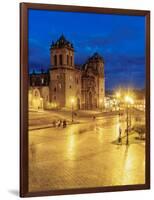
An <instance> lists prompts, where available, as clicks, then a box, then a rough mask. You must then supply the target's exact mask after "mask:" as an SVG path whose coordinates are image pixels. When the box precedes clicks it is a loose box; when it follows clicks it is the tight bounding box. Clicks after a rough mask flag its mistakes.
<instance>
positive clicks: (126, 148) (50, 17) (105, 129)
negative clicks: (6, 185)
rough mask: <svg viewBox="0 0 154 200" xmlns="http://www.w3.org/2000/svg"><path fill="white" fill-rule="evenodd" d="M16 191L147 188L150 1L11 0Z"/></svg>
mask: <svg viewBox="0 0 154 200" xmlns="http://www.w3.org/2000/svg"><path fill="white" fill-rule="evenodd" d="M20 77H21V78H20V86H21V87H20V103H21V104H20V108H21V109H20V113H21V114H20V122H21V124H20V196H21V197H32V196H44V195H60V194H77V193H92V192H108V191H124V190H138V189H149V188H150V11H144V10H126V9H112V8H98V7H97V8H96V7H80V6H64V5H47V4H33V3H21V4H20Z"/></svg>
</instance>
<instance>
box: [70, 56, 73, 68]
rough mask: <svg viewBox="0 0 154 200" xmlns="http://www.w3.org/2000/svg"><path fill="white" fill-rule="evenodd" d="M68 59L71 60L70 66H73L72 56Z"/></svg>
mask: <svg viewBox="0 0 154 200" xmlns="http://www.w3.org/2000/svg"><path fill="white" fill-rule="evenodd" d="M70 59H71V66H72V65H73V62H72V56H71V57H70Z"/></svg>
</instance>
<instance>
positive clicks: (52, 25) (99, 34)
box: [28, 10, 145, 89]
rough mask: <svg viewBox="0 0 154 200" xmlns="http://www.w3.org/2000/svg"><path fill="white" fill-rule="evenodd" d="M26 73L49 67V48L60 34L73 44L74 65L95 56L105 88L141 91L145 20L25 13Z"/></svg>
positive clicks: (94, 15) (143, 69)
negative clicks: (102, 67) (98, 58)
mask: <svg viewBox="0 0 154 200" xmlns="http://www.w3.org/2000/svg"><path fill="white" fill-rule="evenodd" d="M28 34H29V41H28V42H29V69H30V72H32V70H33V69H35V70H36V71H39V70H40V69H41V68H44V69H48V68H49V66H50V54H49V53H50V52H49V48H50V45H51V43H52V41H55V40H57V39H58V38H59V37H60V35H61V34H64V35H65V37H66V39H67V40H69V41H70V42H72V43H73V45H74V49H75V64H77V65H80V64H83V63H84V62H85V61H86V60H87V58H88V57H89V56H91V55H92V54H93V53H95V52H98V53H99V54H100V55H101V56H102V57H103V58H104V60H105V86H106V89H114V88H117V87H120V86H123V87H127V86H131V87H135V88H144V87H145V17H144V16H127V15H109V14H90V13H73V12H62V11H46V10H29V33H28Z"/></svg>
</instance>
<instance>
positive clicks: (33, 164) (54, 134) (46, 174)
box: [29, 117, 145, 191]
mask: <svg viewBox="0 0 154 200" xmlns="http://www.w3.org/2000/svg"><path fill="white" fill-rule="evenodd" d="M104 124H105V125H104ZM120 126H121V128H122V135H124V130H125V123H121V124H120ZM118 131H119V123H118V121H117V118H116V117H115V118H111V119H108V120H106V122H104V121H101V120H100V121H97V122H90V123H84V124H74V125H70V126H67V127H66V128H65V129H63V128H48V129H41V130H36V131H30V132H29V160H30V162H29V163H30V165H29V190H30V191H39V190H41V191H42V190H51V189H66V188H86V187H99V186H113V185H129V184H143V183H144V182H145V144H144V142H142V143H137V144H135V143H134V144H130V145H129V146H126V145H115V144H113V141H114V140H116V139H117V138H118V134H119V133H118Z"/></svg>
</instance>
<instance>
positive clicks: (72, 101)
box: [71, 97, 75, 122]
mask: <svg viewBox="0 0 154 200" xmlns="http://www.w3.org/2000/svg"><path fill="white" fill-rule="evenodd" d="M74 102H75V99H74V98H73V97H72V98H71V106H72V122H73V121H74V117H73V116H74V115H73V109H74V107H73V106H74Z"/></svg>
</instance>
